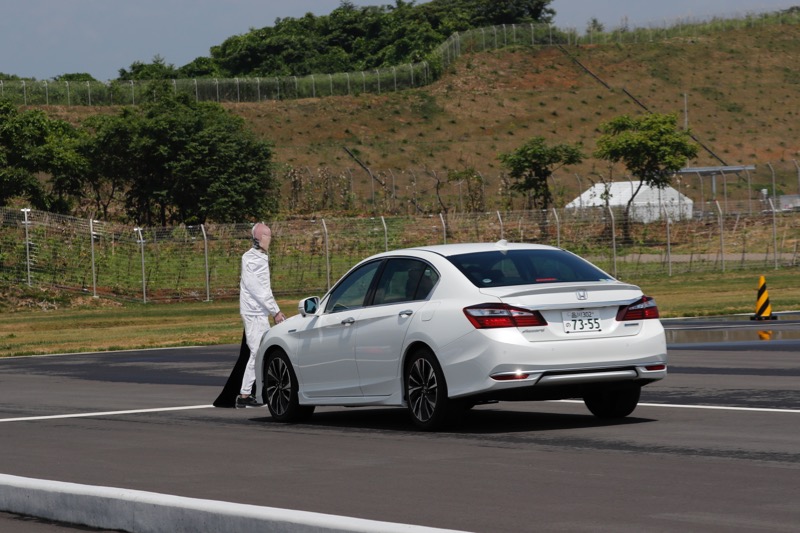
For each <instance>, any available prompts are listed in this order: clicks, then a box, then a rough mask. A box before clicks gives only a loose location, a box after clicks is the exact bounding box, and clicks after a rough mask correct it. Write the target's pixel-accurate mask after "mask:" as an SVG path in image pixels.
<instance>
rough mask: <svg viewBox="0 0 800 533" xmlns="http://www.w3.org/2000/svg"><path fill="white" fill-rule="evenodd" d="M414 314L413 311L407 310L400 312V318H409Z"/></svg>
mask: <svg viewBox="0 0 800 533" xmlns="http://www.w3.org/2000/svg"><path fill="white" fill-rule="evenodd" d="M413 314H414V311H412V310H411V309H406V310H404V311H400V316H402V317H409V316H411V315H413Z"/></svg>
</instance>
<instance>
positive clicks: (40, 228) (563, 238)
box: [0, 203, 800, 302]
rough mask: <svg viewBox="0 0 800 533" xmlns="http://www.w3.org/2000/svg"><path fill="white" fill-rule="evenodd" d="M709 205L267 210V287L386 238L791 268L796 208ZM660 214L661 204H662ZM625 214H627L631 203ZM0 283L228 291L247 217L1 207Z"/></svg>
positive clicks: (351, 257)
mask: <svg viewBox="0 0 800 533" xmlns="http://www.w3.org/2000/svg"><path fill="white" fill-rule="evenodd" d="M714 209H715V212H714V213H705V214H704V215H703V216H699V213H695V215H697V216H693V217H692V218H690V219H683V220H681V219H673V218H670V217H669V216H662V217H661V218H660V219H658V220H655V221H653V222H650V223H646V224H645V223H640V222H632V223H631V225H630V228H629V234H627V235H626V234H625V231H624V228H623V225H624V223H623V221H624V213H623V212H622V211H621V210H620V209H618V208H607V207H598V208H583V209H558V210H556V209H552V210H549V211H547V212H536V211H512V212H500V211H494V212H485V213H477V214H466V213H462V214H454V213H451V214H449V215H445V214H436V215H430V216H411V217H374V218H326V219H304V220H299V219H298V220H275V221H272V222H271V223H270V225H271V227H272V230H273V242H272V245H271V248H270V261H271V265H272V273H273V274H272V276H273V287H274V288H275V291H276V293H277V294H279V295H312V294H320V295H321V294H322V293H324V292H325V291H326V290H327V289H328V288H329V287H330V285H331V283H333V282H335V281H336V280H337V279H338V278H339V277H340V276H341V275H342V274H344V273H345V272H346V271H347V270H348V269H349V268H350V267H351V266H353V265H354V264H355V263H356V262H358V261H359V260H361V259H363V258H365V257H367V256H369V255H371V254H374V253H378V252H382V251H385V250H388V249H396V248H403V247H409V246H419V245H429V244H443V243H460V242H475V241H484V242H486V241H488V242H492V241H497V240H500V239H506V240H509V241H514V242H538V243H544V244H552V245H555V246H561V247H563V248H566V249H569V250H571V251H574V252H576V253H578V254H580V255H582V256H584V257H586V258H588V259H589V260H591V261H593V262H594V263H595V264H597V265H598V266H600V267H601V268H603V269H604V270H606V271H607V272H609V273H610V274H612V275H614V276H615V277H618V278H621V279H629V280H635V279H636V278H637V277H639V276H647V275H670V276H671V275H676V274H681V273H687V272H708V271H717V272H725V271H729V270H737V269H748V268H760V269H764V268H769V269H779V268H796V267H797V266H798V243H799V242H800V213H798V212H781V211H778V210H776V209H773V210H772V211H768V212H766V213H758V214H755V215H747V214H736V215H726V214H725V213H724V211H723V209H722V207H721V206H720V205H719V203H715V204H714ZM663 214H666V212H664V213H663ZM634 215H635V213H634ZM0 217H2V225H0V282H3V283H8V284H27V285H29V286H43V287H57V288H62V289H68V290H73V291H80V292H83V293H84V294H86V295H91V296H96V297H113V298H119V299H123V300H132V301H135V300H140V301H143V302H153V301H164V300H212V299H222V298H230V297H234V296H236V295H237V294H238V287H239V285H238V283H239V268H240V258H241V254H242V253H243V252H244V251H246V249H247V248H248V247H249V245H250V224H207V225H200V226H175V227H158V228H144V227H131V226H125V225H121V224H112V223H107V222H102V221H98V220H92V219H81V218H74V217H68V216H63V215H55V214H52V213H47V212H42V211H34V210H29V209H22V210H19V209H8V208H0Z"/></svg>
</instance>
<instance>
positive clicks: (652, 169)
mask: <svg viewBox="0 0 800 533" xmlns="http://www.w3.org/2000/svg"><path fill="white" fill-rule="evenodd" d="M677 120H678V118H677V115H675V114H660V113H652V114H648V115H643V116H641V117H630V116H628V115H623V116H620V117H617V118H615V119H612V120H610V121H609V122H606V123H604V124H601V125H600V132H601V133H602V135H601V136H600V138H599V139H598V140H597V149H596V150H595V152H594V155H595V157H597V158H598V159H603V160H606V161H609V162H610V163H622V164H623V165H625V168H626V169H627V170H628V172H630V173H631V174H632V175H633V176H634V177H636V178H638V179H639V186H638V187H637V188H636V190H635V191H634V193H633V195H631V198H630V200H628V203H627V205H626V206H625V217H624V222H623V233H624V238H625V240H626V241H627V242H629V241H630V240H631V220H630V210H631V206H632V205H633V201H634V199H635V198H636V195H637V194H638V193H639V191H640V190H641V188H642V187H643V186H644V185H648V186H650V187H655V188H659V189H663V188H664V187H667V186H668V185H669V184H670V182H671V180H672V176H673V175H674V174H675V172H677V171H678V170H680V169H681V168H683V167H684V166H685V165H686V162H687V161H688V160H690V159H693V158H694V157H696V156H697V152H698V148H699V147H698V145H697V143H695V142H694V141H693V140H692V138H691V134H690V132H689V131H686V130H683V129H678V128H677Z"/></svg>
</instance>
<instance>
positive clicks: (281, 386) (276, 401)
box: [264, 350, 314, 422]
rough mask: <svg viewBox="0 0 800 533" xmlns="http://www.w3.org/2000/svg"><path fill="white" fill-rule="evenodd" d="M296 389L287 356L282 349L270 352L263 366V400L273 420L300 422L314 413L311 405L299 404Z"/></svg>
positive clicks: (294, 378) (295, 379) (294, 376)
mask: <svg viewBox="0 0 800 533" xmlns="http://www.w3.org/2000/svg"><path fill="white" fill-rule="evenodd" d="M297 390H298V386H297V376H296V375H295V373H294V369H293V368H292V363H291V362H290V361H289V357H287V355H286V354H285V353H284V352H283V351H282V350H276V351H273V352H272V353H270V354H269V357H267V364H266V365H265V366H264V402H265V403H266V404H267V408H268V409H269V412H270V414H271V415H272V419H273V420H276V421H278V422H302V421H304V420H308V418H309V417H310V416H311V415H312V414H313V413H314V406H313V405H300V403H299V402H298V399H297Z"/></svg>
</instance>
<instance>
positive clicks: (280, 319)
mask: <svg viewBox="0 0 800 533" xmlns="http://www.w3.org/2000/svg"><path fill="white" fill-rule="evenodd" d="M284 320H286V315H284V314H283V311H279V312H278V314H277V315H275V323H276V324H280V323H281V322H283V321H284Z"/></svg>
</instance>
